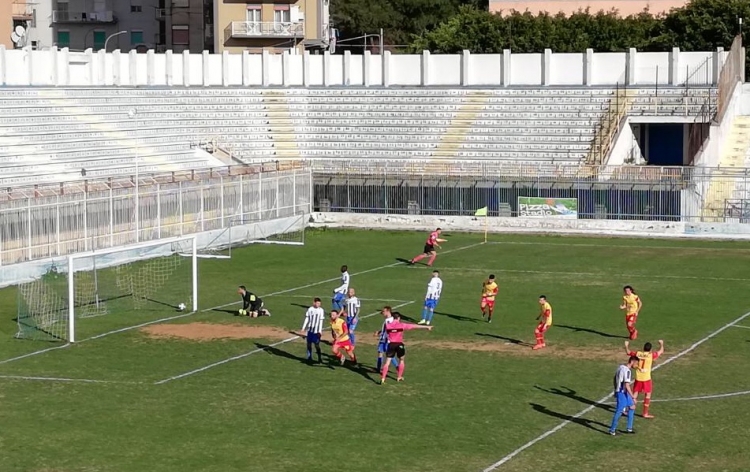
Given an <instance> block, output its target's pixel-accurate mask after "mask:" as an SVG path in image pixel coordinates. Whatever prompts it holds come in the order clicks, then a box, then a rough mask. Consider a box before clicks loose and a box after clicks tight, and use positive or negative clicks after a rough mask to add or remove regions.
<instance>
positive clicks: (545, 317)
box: [531, 295, 552, 350]
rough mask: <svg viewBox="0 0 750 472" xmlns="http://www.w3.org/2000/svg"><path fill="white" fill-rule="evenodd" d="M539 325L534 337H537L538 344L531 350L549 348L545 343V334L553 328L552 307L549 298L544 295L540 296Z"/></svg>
mask: <svg viewBox="0 0 750 472" xmlns="http://www.w3.org/2000/svg"><path fill="white" fill-rule="evenodd" d="M539 307H540V308H539V316H537V318H536V319H537V320H539V324H538V325H537V326H536V329H535V330H534V336H536V344H534V347H532V348H531V349H534V350H537V349H542V348H543V347H547V343H545V342H544V333H546V332H547V330H548V329H549V327H550V326H552V305H550V304H549V302H548V301H547V297H546V296H544V295H540V296H539Z"/></svg>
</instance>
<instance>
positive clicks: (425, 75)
mask: <svg viewBox="0 0 750 472" xmlns="http://www.w3.org/2000/svg"><path fill="white" fill-rule="evenodd" d="M725 57H726V53H725V52H724V51H723V49H722V48H719V49H717V50H716V51H713V52H682V51H680V50H679V49H677V48H675V49H673V50H672V51H671V52H664V53H659V52H637V51H636V50H635V49H630V50H629V51H628V52H621V53H594V52H593V51H592V50H590V49H589V50H587V51H585V52H583V53H574V54H571V53H553V52H552V51H551V50H546V51H545V52H544V53H543V54H512V53H511V51H510V50H505V51H504V52H503V53H502V54H470V53H469V52H468V51H464V52H463V54H430V53H429V52H427V51H425V52H424V53H422V54H391V53H390V52H387V51H386V52H385V53H384V54H383V55H382V56H381V55H373V54H370V53H369V52H366V53H365V54H364V55H351V54H350V53H349V51H346V52H345V53H344V54H343V55H330V54H328V53H325V54H322V55H311V54H309V52H305V53H304V54H290V53H288V52H286V53H284V54H269V53H263V54H249V53H247V52H245V53H243V54H229V53H228V52H224V53H222V54H209V53H208V52H204V53H203V54H190V53H189V52H187V51H185V52H184V53H182V54H173V53H172V52H171V51H167V52H166V53H164V54H155V53H154V51H149V52H148V53H146V54H137V53H136V52H135V51H131V52H130V53H128V54H125V53H121V52H120V51H114V52H112V53H105V52H104V51H103V50H102V51H98V52H93V51H92V50H91V49H89V50H86V51H85V52H72V51H69V50H68V49H61V50H58V49H57V48H52V49H49V50H43V51H32V50H31V49H23V50H19V49H13V50H6V49H5V47H4V46H1V45H0V85H9V86H29V85H46V86H66V85H78V86H101V85H115V86H185V87H209V86H211V87H219V86H225V87H228V86H342V85H344V86H362V87H369V86H385V87H388V86H445V87H456V86H498V87H508V86H547V85H552V86H597V85H607V86H611V85H615V84H625V85H640V86H645V85H685V84H688V85H693V86H700V85H715V84H716V83H717V81H718V77H719V72H720V70H721V66H722V64H723V63H724V59H725Z"/></svg>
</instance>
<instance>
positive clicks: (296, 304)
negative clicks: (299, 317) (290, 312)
mask: <svg viewBox="0 0 750 472" xmlns="http://www.w3.org/2000/svg"><path fill="white" fill-rule="evenodd" d="M290 305H291V306H298V307H300V308H304V309H308V308H310V305H303V304H302V303H290Z"/></svg>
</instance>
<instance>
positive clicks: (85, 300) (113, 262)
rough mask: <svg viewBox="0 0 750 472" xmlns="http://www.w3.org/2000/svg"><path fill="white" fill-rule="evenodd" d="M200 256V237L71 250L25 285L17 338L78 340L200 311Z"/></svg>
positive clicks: (21, 289)
mask: <svg viewBox="0 0 750 472" xmlns="http://www.w3.org/2000/svg"><path fill="white" fill-rule="evenodd" d="M197 256H198V251H197V244H196V236H190V237H178V238H171V239H164V240H160V241H154V242H148V243H141V244H135V245H131V246H122V247H118V248H112V249H106V250H100V251H94V252H90V253H82V254H76V255H72V256H69V257H68V258H67V264H63V265H62V266H50V267H49V270H47V272H46V273H45V274H44V275H43V276H42V277H40V278H38V279H36V280H33V281H31V282H28V283H24V284H21V285H19V286H18V291H17V293H18V314H17V323H18V331H17V333H16V337H17V338H23V339H36V340H50V341H67V342H74V341H76V339H81V338H82V337H96V336H101V335H102V334H106V333H102V329H103V328H105V329H106V328H112V330H113V331H117V329H118V328H121V327H122V326H129V327H134V326H138V325H139V324H150V323H153V322H158V321H163V320H166V319H169V318H170V317H176V316H179V315H177V313H178V312H181V311H182V310H185V311H186V312H194V311H197V309H198V277H197V269H198V265H197ZM183 305H184V307H183ZM105 316H106V317H107V318H106V321H98V322H94V321H93V320H92V319H93V318H99V317H105Z"/></svg>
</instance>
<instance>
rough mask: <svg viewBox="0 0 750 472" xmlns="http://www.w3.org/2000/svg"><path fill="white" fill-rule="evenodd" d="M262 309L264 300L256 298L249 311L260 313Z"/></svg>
mask: <svg viewBox="0 0 750 472" xmlns="http://www.w3.org/2000/svg"><path fill="white" fill-rule="evenodd" d="M261 308H263V300H261V299H260V298H256V299H255V301H254V302H252V303H250V309H249V310H248V311H260V309H261Z"/></svg>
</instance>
